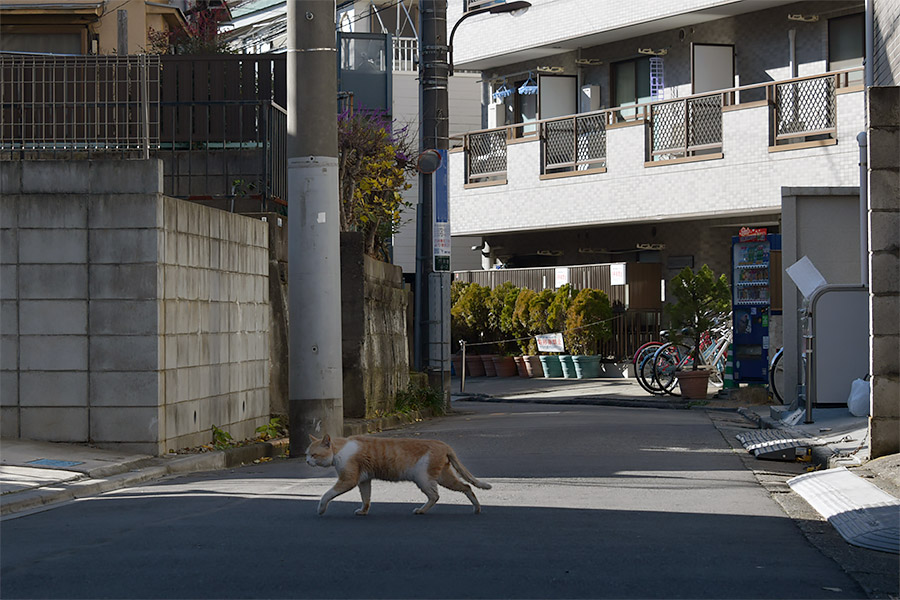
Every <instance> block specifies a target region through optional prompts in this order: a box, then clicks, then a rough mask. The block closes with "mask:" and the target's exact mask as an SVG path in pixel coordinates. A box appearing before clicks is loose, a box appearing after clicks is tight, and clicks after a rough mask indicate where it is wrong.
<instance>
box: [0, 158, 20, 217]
mask: <svg viewBox="0 0 900 600" xmlns="http://www.w3.org/2000/svg"><path fill="white" fill-rule="evenodd" d="M21 193H22V161H20V160H4V161H0V196H6V195H9V194H21ZM4 227H9V225H4Z"/></svg>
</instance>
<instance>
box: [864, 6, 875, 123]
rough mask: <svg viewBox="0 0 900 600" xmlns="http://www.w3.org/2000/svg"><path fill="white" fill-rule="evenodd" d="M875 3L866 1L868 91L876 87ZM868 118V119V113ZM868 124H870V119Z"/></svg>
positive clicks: (865, 68)
mask: <svg viewBox="0 0 900 600" xmlns="http://www.w3.org/2000/svg"><path fill="white" fill-rule="evenodd" d="M874 1H875V0H866V56H865V59H864V60H863V79H864V82H865V85H866V89H867V91H868V88H870V87H872V86H873V85H875V69H874V67H875V11H874V7H873V6H872V4H873V2H874ZM866 95H868V93H867V94H866ZM866 116H867V117H868V113H866ZM866 122H867V123H868V118H867V119H866Z"/></svg>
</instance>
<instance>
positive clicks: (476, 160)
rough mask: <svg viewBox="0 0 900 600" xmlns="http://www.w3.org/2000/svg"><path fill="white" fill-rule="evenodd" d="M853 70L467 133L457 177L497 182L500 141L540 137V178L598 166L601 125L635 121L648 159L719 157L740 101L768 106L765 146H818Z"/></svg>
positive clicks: (832, 134) (601, 163)
mask: <svg viewBox="0 0 900 600" xmlns="http://www.w3.org/2000/svg"><path fill="white" fill-rule="evenodd" d="M859 70H860V69H849V70H846V71H836V72H832V73H826V74H823V75H816V76H810V77H801V78H796V79H790V80H786V81H782V82H772V83H765V84H757V85H750V86H742V87H739V88H734V89H728V90H722V91H717V92H714V93H707V94H698V95H694V96H687V97H685V98H680V99H677V100H663V101H656V102H650V103H645V104H637V105H630V106H621V107H616V108H610V109H604V110H600V111H595V112H590V113H583V114H578V115H569V116H565V117H557V118H553V119H544V120H541V121H536V122H535V121H531V122H529V123H519V124H515V125H508V126H506V127H501V128H497V129H488V130H482V131H475V132H471V133H468V134H465V136H464V140H463V145H464V147H465V150H466V180H465V182H466V184H468V185H475V184H477V185H488V184H498V183H505V182H506V144H507V142H508V141H512V140H516V141H522V140H527V139H529V138H531V139H534V140H539V141H540V143H541V164H540V169H541V171H540V172H541V175H542V176H544V177H554V176H561V175H563V174H567V173H569V174H575V175H577V174H588V173H597V172H602V171H603V170H605V168H606V159H607V156H606V154H607V153H606V136H607V129H608V128H611V127H613V126H617V127H618V126H623V125H629V124H630V125H643V126H644V127H645V129H646V132H647V134H646V136H645V139H646V147H645V161H646V163H647V164H648V165H654V164H666V163H667V162H671V161H681V160H686V159H687V160H701V159H703V158H704V157H707V158H711V157H720V156H721V155H722V152H723V147H722V141H723V133H724V132H723V125H722V113H723V112H724V110H726V109H731V108H734V107H738V106H740V105H743V106H744V107H752V106H760V105H763V106H768V107H769V110H770V117H769V119H770V122H771V124H772V131H771V135H770V136H769V137H770V140H769V145H770V146H771V147H784V146H793V145H799V144H806V145H820V144H822V143H827V142H828V140H833V139H836V136H837V118H836V112H837V110H836V107H837V102H836V94H837V91H838V90H839V89H842V88H849V87H853V86H856V85H858V81H857V80H856V76H857V75H858V72H859ZM759 98H763V100H759ZM742 99H744V101H743V102H742ZM832 143H833V142H832ZM798 147H799V146H798Z"/></svg>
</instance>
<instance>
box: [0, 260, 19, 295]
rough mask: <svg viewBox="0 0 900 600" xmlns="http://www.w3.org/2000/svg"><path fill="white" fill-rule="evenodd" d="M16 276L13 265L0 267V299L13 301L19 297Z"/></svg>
mask: <svg viewBox="0 0 900 600" xmlns="http://www.w3.org/2000/svg"><path fill="white" fill-rule="evenodd" d="M17 274H18V271H17V268H16V266H15V265H0V298H2V299H4V300H15V299H16V298H18V297H19V288H18V281H17V279H16V275H17Z"/></svg>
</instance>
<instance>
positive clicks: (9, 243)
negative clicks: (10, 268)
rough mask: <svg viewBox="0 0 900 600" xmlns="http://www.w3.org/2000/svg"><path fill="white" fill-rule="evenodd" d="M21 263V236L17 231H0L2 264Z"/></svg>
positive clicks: (0, 260)
mask: <svg viewBox="0 0 900 600" xmlns="http://www.w3.org/2000/svg"><path fill="white" fill-rule="evenodd" d="M17 262H19V236H18V230H17V229H0V264H4V265H14V264H16V263H17Z"/></svg>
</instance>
